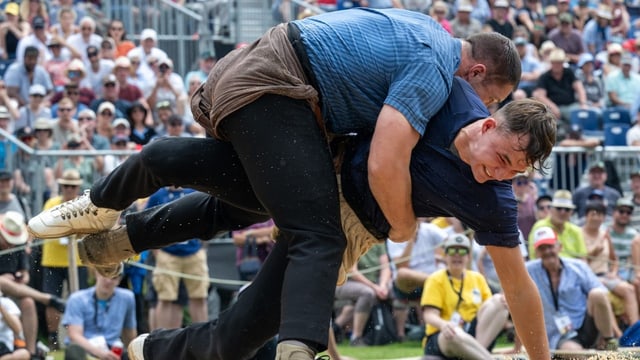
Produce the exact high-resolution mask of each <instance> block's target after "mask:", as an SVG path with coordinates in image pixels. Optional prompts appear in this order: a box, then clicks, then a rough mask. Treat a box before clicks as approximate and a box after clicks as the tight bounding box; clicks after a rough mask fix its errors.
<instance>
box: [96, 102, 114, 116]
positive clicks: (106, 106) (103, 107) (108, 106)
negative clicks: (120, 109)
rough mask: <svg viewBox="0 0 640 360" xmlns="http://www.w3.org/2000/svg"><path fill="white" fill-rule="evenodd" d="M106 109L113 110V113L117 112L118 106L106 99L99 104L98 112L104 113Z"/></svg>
mask: <svg viewBox="0 0 640 360" xmlns="http://www.w3.org/2000/svg"><path fill="white" fill-rule="evenodd" d="M105 110H109V111H111V113H112V114H115V113H116V107H115V105H113V103H112V102H110V101H104V102H103V103H102V104H100V106H98V114H100V113H102V112H103V111H105Z"/></svg>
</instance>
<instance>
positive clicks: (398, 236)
mask: <svg viewBox="0 0 640 360" xmlns="http://www.w3.org/2000/svg"><path fill="white" fill-rule="evenodd" d="M418 225H419V223H418V221H415V222H414V223H413V225H411V226H407V227H403V228H393V227H392V228H391V230H389V239H391V241H393V242H397V243H402V242H407V241H409V240H413V239H415V238H416V234H417V233H418Z"/></svg>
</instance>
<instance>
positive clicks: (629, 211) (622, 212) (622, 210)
mask: <svg viewBox="0 0 640 360" xmlns="http://www.w3.org/2000/svg"><path fill="white" fill-rule="evenodd" d="M616 211H617V212H618V213H620V215H631V214H632V213H633V211H631V210H628V209H618V210H616Z"/></svg>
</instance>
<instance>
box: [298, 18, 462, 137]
mask: <svg viewBox="0 0 640 360" xmlns="http://www.w3.org/2000/svg"><path fill="white" fill-rule="evenodd" d="M295 24H296V25H297V26H298V28H299V29H300V36H301V39H302V42H303V44H304V46H305V50H306V52H307V55H308V57H309V62H310V63H311V67H312V70H313V73H314V75H315V76H316V78H317V81H318V87H319V90H320V94H321V98H322V111H323V115H324V118H325V122H326V125H327V129H328V130H329V131H330V132H333V133H336V134H347V133H351V132H360V133H362V132H366V131H368V132H373V129H374V128H375V123H376V120H377V118H378V114H379V113H380V110H381V109H382V106H383V105H384V104H387V105H390V106H392V107H394V108H395V109H397V110H398V111H400V112H401V113H402V114H403V115H404V116H405V117H406V118H407V120H408V121H409V123H411V125H412V126H413V128H414V129H415V130H416V131H418V132H419V133H420V134H424V131H425V129H426V126H427V122H428V121H429V119H430V118H431V117H432V116H433V115H434V114H435V113H436V112H437V111H438V110H439V109H440V108H441V107H442V105H443V104H444V103H445V101H446V99H447V97H448V95H449V92H450V91H451V83H452V81H453V74H454V72H455V71H456V70H457V68H458V66H459V65H460V53H461V48H462V44H461V42H460V40H459V39H454V38H452V37H451V36H450V35H449V34H448V33H447V32H446V31H444V29H443V28H442V26H440V24H438V23H436V22H435V21H433V19H431V18H430V17H429V16H426V15H424V14H420V13H417V12H413V11H407V10H399V9H384V10H373V9H365V8H358V9H351V10H345V11H338V12H332V13H328V14H324V15H320V16H314V17H310V18H307V19H304V20H300V21H296V22H295Z"/></svg>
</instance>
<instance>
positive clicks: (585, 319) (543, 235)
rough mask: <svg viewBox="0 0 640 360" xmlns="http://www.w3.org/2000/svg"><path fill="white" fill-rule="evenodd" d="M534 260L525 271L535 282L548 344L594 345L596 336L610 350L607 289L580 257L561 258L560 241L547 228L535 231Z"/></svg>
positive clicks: (565, 347)
mask: <svg viewBox="0 0 640 360" xmlns="http://www.w3.org/2000/svg"><path fill="white" fill-rule="evenodd" d="M533 239H534V245H533V246H534V248H535V252H536V258H537V259H536V260H531V261H529V262H528V263H527V270H528V271H529V274H530V275H531V278H532V279H533V281H534V282H535V283H536V285H537V287H538V291H539V292H540V297H541V298H542V306H543V307H544V322H545V326H546V328H547V337H548V338H549V346H550V347H551V348H552V349H559V350H581V349H587V348H593V347H594V346H595V343H596V340H597V339H598V335H601V336H602V337H604V339H605V341H606V343H607V347H608V349H610V350H615V349H616V348H617V344H618V342H617V339H616V337H615V334H614V330H613V326H612V325H613V324H614V321H615V319H614V315H613V311H612V310H611V306H610V304H609V298H608V296H607V295H608V291H607V289H606V288H605V287H604V286H603V285H602V283H601V282H600V280H598V277H597V276H596V275H595V274H594V273H593V271H591V268H590V267H589V265H587V263H586V262H584V261H582V260H577V259H570V258H560V256H559V255H558V254H559V253H560V250H561V246H562V245H560V243H559V242H558V238H557V236H556V234H555V232H554V231H553V230H552V229H551V228H549V227H542V228H539V229H536V230H534V235H533Z"/></svg>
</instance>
